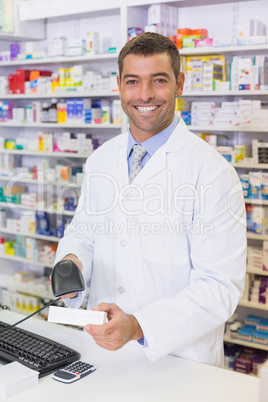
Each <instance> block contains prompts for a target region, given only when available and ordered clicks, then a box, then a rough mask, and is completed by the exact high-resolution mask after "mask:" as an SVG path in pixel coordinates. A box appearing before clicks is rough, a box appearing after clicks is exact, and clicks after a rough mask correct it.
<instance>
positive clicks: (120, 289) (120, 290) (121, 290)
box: [117, 286, 125, 294]
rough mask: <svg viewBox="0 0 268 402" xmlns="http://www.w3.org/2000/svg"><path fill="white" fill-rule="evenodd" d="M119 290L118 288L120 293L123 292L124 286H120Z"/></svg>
mask: <svg viewBox="0 0 268 402" xmlns="http://www.w3.org/2000/svg"><path fill="white" fill-rule="evenodd" d="M117 290H118V293H121V294H122V293H124V292H125V290H124V288H122V286H119V288H118V289H117Z"/></svg>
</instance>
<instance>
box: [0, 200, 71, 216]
mask: <svg viewBox="0 0 268 402" xmlns="http://www.w3.org/2000/svg"><path fill="white" fill-rule="evenodd" d="M0 207H3V208H10V209H14V210H17V209H19V210H24V211H32V212H47V213H48V214H59V215H66V216H73V215H74V213H75V212H74V211H51V210H49V209H41V208H38V209H36V208H30V207H26V206H24V205H21V204H15V203H12V202H0Z"/></svg>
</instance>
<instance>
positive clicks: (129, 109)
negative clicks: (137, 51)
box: [118, 53, 184, 142]
mask: <svg viewBox="0 0 268 402" xmlns="http://www.w3.org/2000/svg"><path fill="white" fill-rule="evenodd" d="M183 84H184V74H183V73H180V74H179V77H178V79H177V81H176V78H175V75H174V71H173V69H172V66H171V60H170V57H169V55H168V54H167V53H160V54H155V55H152V56H146V57H144V56H139V55H134V54H129V55H127V56H126V57H125V58H124V62H123V70H122V74H121V79H120V78H119V77H118V86H119V92H120V98H121V104H122V109H123V110H124V112H125V113H126V115H127V116H128V117H129V124H130V130H131V134H132V135H133V137H134V138H135V139H136V140H137V141H139V142H143V141H145V140H146V139H148V138H150V137H152V136H153V135H155V134H157V133H159V132H160V131H162V130H163V129H164V128H166V127H167V126H169V125H170V124H171V123H172V121H173V118H174V111H175V101H176V96H180V95H181V94H182V91H183Z"/></svg>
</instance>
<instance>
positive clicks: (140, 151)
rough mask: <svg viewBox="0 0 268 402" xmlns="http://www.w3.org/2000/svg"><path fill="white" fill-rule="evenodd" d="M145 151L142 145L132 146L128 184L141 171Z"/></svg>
mask: <svg viewBox="0 0 268 402" xmlns="http://www.w3.org/2000/svg"><path fill="white" fill-rule="evenodd" d="M146 153H147V151H146V149H144V148H143V146H142V145H134V146H133V164H132V168H131V171H130V173H129V176H128V180H129V184H131V183H132V182H133V180H134V179H135V177H136V176H137V174H138V173H139V172H140V171H141V169H142V159H143V157H144V155H145V154H146Z"/></svg>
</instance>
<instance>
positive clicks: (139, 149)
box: [133, 144, 147, 163]
mask: <svg viewBox="0 0 268 402" xmlns="http://www.w3.org/2000/svg"><path fill="white" fill-rule="evenodd" d="M146 153H147V151H146V149H144V148H143V146H142V145H137V144H136V145H134V146H133V163H134V162H135V163H137V162H140V161H141V160H142V158H143V157H144V155H145V154H146Z"/></svg>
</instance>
